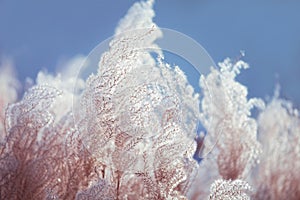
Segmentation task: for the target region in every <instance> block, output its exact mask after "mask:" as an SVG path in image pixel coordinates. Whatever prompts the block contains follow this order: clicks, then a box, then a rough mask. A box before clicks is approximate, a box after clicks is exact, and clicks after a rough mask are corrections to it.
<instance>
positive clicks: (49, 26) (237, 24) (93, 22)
mask: <svg viewBox="0 0 300 200" xmlns="http://www.w3.org/2000/svg"><path fill="white" fill-rule="evenodd" d="M134 2H135V1H132V0H126V1H124V0H121V1H120V0H109V1H108V0H107V1H100V0H88V1H76V0H65V1H59V0H51V1H40V0H28V1H17V0H0V56H1V55H2V56H9V57H11V58H12V59H13V60H14V62H15V66H16V69H17V71H18V76H19V78H20V79H21V80H24V79H25V77H32V78H33V77H35V76H36V74H37V72H38V71H39V70H40V69H42V68H44V69H47V70H48V71H50V72H52V71H55V68H56V67H57V66H58V65H59V63H61V62H63V61H64V60H68V59H70V58H71V57H74V56H76V55H78V54H82V55H87V54H88V53H89V52H90V51H91V50H92V49H93V48H94V47H95V46H96V45H97V44H98V43H100V42H101V41H103V40H105V39H107V38H108V37H110V36H111V35H112V34H113V32H114V29H115V27H116V26H117V23H118V21H119V19H121V18H122V17H123V16H124V15H125V14H126V12H127V10H128V8H129V7H130V6H131V5H132V4H133V3H134ZM154 9H155V11H156V17H155V18H154V21H155V22H156V23H157V24H158V26H161V27H165V28H171V29H175V30H177V31H180V32H182V33H184V34H186V35H188V36H190V37H192V38H194V39H195V40H196V41H197V42H199V43H200V44H201V45H202V46H203V47H204V48H205V49H206V50H207V51H208V53H209V54H210V55H211V56H212V58H213V59H214V61H215V62H219V61H222V60H223V59H224V58H226V57H231V58H236V57H238V56H239V54H240V50H245V51H246V56H245V57H244V60H245V61H247V62H248V63H249V64H250V67H251V68H250V69H248V70H247V71H244V72H243V73H242V74H241V75H240V76H239V78H238V79H239V80H240V81H241V82H242V83H243V84H245V85H247V86H248V88H249V95H250V96H251V97H253V96H258V97H262V98H265V96H266V95H272V93H273V90H274V86H275V84H276V83H280V85H281V94H282V96H283V97H284V98H287V99H290V100H292V101H293V102H294V104H295V105H296V106H297V107H298V108H300V90H299V86H300V23H299V20H300V12H299V10H300V2H299V1H296V0H285V1H281V0H263V1H262V0H251V1H244V0H227V1H216V0H186V1H184V0H160V1H159V0H157V2H156V4H155V6H154Z"/></svg>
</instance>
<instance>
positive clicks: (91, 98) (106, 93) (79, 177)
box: [0, 1, 300, 200]
mask: <svg viewBox="0 0 300 200" xmlns="http://www.w3.org/2000/svg"><path fill="white" fill-rule="evenodd" d="M152 4H153V1H147V2H140V3H136V4H134V6H133V7H132V8H131V9H130V10H129V12H128V14H127V15H126V17H125V18H124V19H123V20H121V22H120V24H119V26H118V28H117V29H116V34H117V35H116V36H115V37H114V39H113V40H112V41H111V42H110V48H109V51H107V52H106V53H104V54H103V55H102V56H101V59H100V62H99V68H98V71H97V73H96V74H92V75H90V76H89V78H88V79H87V80H86V81H83V80H81V79H79V78H77V79H76V76H74V74H75V73H71V74H70V73H63V74H62V75H58V76H56V77H53V76H51V75H47V74H45V73H43V72H41V73H39V75H38V77H37V81H36V82H37V84H36V86H33V87H32V88H30V89H29V90H28V91H27V92H26V93H25V94H24V96H23V99H22V100H21V101H19V102H17V103H15V100H16V92H15V91H16V88H17V84H15V83H16V80H15V79H14V78H7V77H12V76H11V74H10V73H9V71H3V73H1V74H0V76H1V77H2V76H3V78H1V79H0V80H1V85H0V89H1V93H2V94H5V95H2V96H1V98H0V111H1V113H0V117H1V121H0V136H1V137H0V139H1V142H0V199H77V200H87V199H89V200H93V199H214V200H217V199H250V198H251V197H253V198H254V199H299V198H300V186H299V185H300V180H299V178H298V177H299V174H297V173H299V171H300V118H299V114H298V111H297V110H294V109H293V108H292V105H291V104H290V103H289V102H286V101H283V100H280V99H278V96H276V95H275V97H274V99H273V100H272V101H271V102H270V103H268V104H267V106H266V107H265V105H264V102H263V101H262V100H260V99H255V98H254V99H250V100H248V99H247V88H246V87H245V86H243V85H241V84H240V83H238V82H237V81H236V80H235V77H236V75H238V74H239V73H240V69H243V68H247V67H248V65H247V64H246V63H244V62H243V61H235V62H232V61H231V60H230V59H226V60H225V61H224V62H223V63H220V64H219V67H218V68H212V69H211V72H210V73H209V74H207V75H205V76H204V75H203V76H202V77H201V78H200V87H201V89H202V92H203V96H202V97H201V100H200V97H199V95H198V94H196V93H195V92H194V90H193V87H192V86H191V85H189V83H188V80H187V77H186V76H185V74H184V73H183V72H182V71H181V70H180V68H179V67H173V66H170V65H168V64H167V63H165V62H164V59H163V53H162V52H161V50H160V49H159V47H158V46H156V45H155V43H154V42H155V40H156V39H157V38H159V37H161V35H162V33H161V32H160V30H159V29H158V28H157V27H156V25H155V24H154V23H153V22H152V18H153V17H154V11H153V9H152ZM135 29H138V30H135ZM132 30H134V31H132ZM124 31H125V33H123V32H124ZM121 33H122V34H121ZM118 34H119V35H118ZM149 49H152V51H154V52H155V53H156V54H157V55H158V58H157V59H155V58H153V56H152V55H151V52H149ZM99 56H100V55H99ZM76 63H77V64H78V63H79V62H76ZM70 69H71V71H72V70H74V69H73V68H72V66H70ZM68 71H70V70H67V72H68ZM4 72H5V73H4ZM7 74H8V75H7ZM75 82H77V87H80V89H82V90H83V93H82V94H80V95H77V94H73V88H72V87H73V85H74V84H75ZM73 101H74V109H72V106H71V105H72V103H73ZM253 107H258V108H259V109H260V114H259V116H258V118H257V119H255V118H253V117H251V109H252V108H253ZM4 115H5V117H4ZM198 123H201V124H202V126H203V127H204V128H205V131H206V134H205V135H206V138H205V140H204V143H199V142H198V144H197V142H196V141H201V140H195V137H197V125H198ZM257 136H259V137H257ZM198 139H199V138H198ZM195 153H196V154H200V153H201V155H196V156H198V157H201V158H202V161H201V162H200V163H197V162H196V161H195V160H194V159H193V157H194V156H195Z"/></svg>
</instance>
